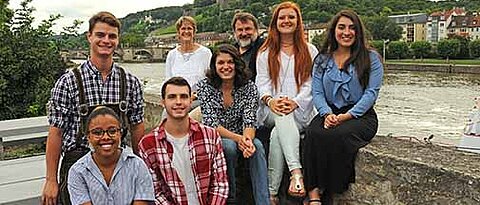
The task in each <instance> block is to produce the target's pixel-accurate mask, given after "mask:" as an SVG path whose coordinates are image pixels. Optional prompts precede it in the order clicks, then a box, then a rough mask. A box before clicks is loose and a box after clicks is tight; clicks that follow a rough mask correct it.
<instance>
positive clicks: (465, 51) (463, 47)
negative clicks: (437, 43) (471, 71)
mask: <svg viewBox="0 0 480 205" xmlns="http://www.w3.org/2000/svg"><path fill="white" fill-rule="evenodd" d="M449 39H456V40H458V42H459V44H460V45H459V48H458V49H459V51H458V53H457V54H456V55H454V56H452V57H455V58H470V52H469V48H468V46H469V44H470V40H469V39H468V38H466V37H463V36H459V35H453V36H450V37H449Z"/></svg>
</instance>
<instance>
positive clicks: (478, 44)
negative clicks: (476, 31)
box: [469, 39, 480, 58]
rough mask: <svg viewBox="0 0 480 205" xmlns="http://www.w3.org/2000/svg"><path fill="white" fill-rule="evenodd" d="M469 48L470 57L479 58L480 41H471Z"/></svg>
mask: <svg viewBox="0 0 480 205" xmlns="http://www.w3.org/2000/svg"><path fill="white" fill-rule="evenodd" d="M469 48H470V54H471V55H472V57H475V58H480V39H477V40H474V41H471V42H470V45H469Z"/></svg>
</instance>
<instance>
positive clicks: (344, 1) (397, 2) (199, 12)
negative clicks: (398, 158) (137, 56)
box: [121, 0, 480, 32]
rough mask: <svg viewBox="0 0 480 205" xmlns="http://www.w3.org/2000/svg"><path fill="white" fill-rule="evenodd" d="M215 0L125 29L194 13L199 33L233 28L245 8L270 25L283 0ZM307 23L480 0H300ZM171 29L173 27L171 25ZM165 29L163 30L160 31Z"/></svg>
mask: <svg viewBox="0 0 480 205" xmlns="http://www.w3.org/2000/svg"><path fill="white" fill-rule="evenodd" d="M215 2H216V1H214V0H195V1H194V3H193V4H188V5H184V6H174V7H162V8H155V9H152V10H146V11H141V12H137V13H133V14H129V15H127V16H126V17H124V18H122V19H121V21H122V24H123V29H122V32H125V31H129V29H130V28H131V27H133V26H135V25H136V24H137V23H138V22H139V21H140V20H142V21H144V18H145V16H151V17H152V20H153V22H150V23H148V26H147V28H146V29H147V31H148V32H151V31H154V30H156V29H158V28H165V27H168V26H171V25H172V24H173V23H174V22H175V20H176V19H178V18H179V17H180V16H182V15H184V14H185V15H191V16H194V17H195V19H196V20H197V22H198V29H199V31H200V32H204V31H217V32H224V31H228V30H230V29H231V28H230V21H231V19H232V17H233V15H234V13H235V12H236V11H239V10H243V11H248V12H251V13H253V14H254V15H255V16H257V17H258V18H259V20H260V22H261V23H262V24H263V25H266V26H268V24H269V21H270V16H271V8H272V7H273V6H274V5H275V4H277V3H278V2H281V1H280V0H273V1H272V0H223V1H221V2H224V4H223V5H219V4H217V3H215ZM296 2H297V3H298V4H299V5H300V7H301V9H302V16H303V19H304V21H305V23H306V24H315V23H320V22H327V21H328V20H329V19H330V18H331V17H332V16H333V15H334V14H335V13H336V12H338V11H340V10H342V9H347V8H348V9H353V10H355V11H356V12H357V13H359V14H360V15H362V16H377V15H395V14H405V13H408V12H410V13H418V12H424V13H431V12H433V11H439V10H447V9H451V8H453V7H464V8H465V9H467V10H469V11H479V10H480V0H447V1H440V2H433V1H428V0H298V1H296ZM170 30H171V28H170ZM160 32H163V31H160Z"/></svg>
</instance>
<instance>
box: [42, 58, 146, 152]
mask: <svg viewBox="0 0 480 205" xmlns="http://www.w3.org/2000/svg"><path fill="white" fill-rule="evenodd" d="M79 69H80V73H81V76H82V81H83V87H84V92H85V101H86V103H87V105H88V106H94V105H101V104H118V103H119V102H120V80H121V76H120V75H121V73H120V70H119V68H118V65H117V64H115V63H114V64H113V66H112V71H111V72H110V74H108V76H107V78H106V80H105V81H103V80H102V74H101V73H100V71H98V69H97V68H95V66H93V64H92V63H91V62H90V61H85V62H84V63H82V65H80V67H79ZM125 74H126V91H125V95H126V101H127V117H128V120H129V123H130V124H138V123H140V122H143V93H142V87H141V84H140V80H139V79H138V78H137V77H135V76H134V75H132V74H130V73H128V72H125ZM79 105H80V98H79V90H78V87H77V83H76V79H75V75H74V74H73V71H71V70H69V71H67V72H66V73H65V74H63V75H62V76H61V77H60V78H59V79H58V81H57V82H56V83H55V86H54V87H53V88H52V90H51V98H50V101H49V106H48V122H49V123H50V125H51V126H54V127H58V128H61V129H62V139H63V140H62V151H63V152H67V151H70V150H73V149H74V148H75V146H76V145H75V139H76V137H77V134H78V131H79V128H80V121H81V120H80V115H79V113H78V109H79ZM81 146H82V147H88V146H87V140H86V139H85V138H84V139H83V140H82V142H81Z"/></svg>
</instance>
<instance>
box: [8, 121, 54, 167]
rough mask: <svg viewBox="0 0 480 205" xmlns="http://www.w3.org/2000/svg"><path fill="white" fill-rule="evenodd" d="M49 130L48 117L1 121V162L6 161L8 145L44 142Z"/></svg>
mask: <svg viewBox="0 0 480 205" xmlns="http://www.w3.org/2000/svg"><path fill="white" fill-rule="evenodd" d="M48 128H49V124H48V121H47V117H46V116H40V117H31V118H22V119H14V120H4V121H0V160H3V159H4V156H5V152H4V150H5V146H6V145H8V146H14V145H23V144H28V143H35V142H43V141H45V139H46V137H47V135H48Z"/></svg>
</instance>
